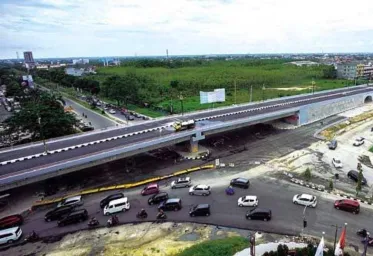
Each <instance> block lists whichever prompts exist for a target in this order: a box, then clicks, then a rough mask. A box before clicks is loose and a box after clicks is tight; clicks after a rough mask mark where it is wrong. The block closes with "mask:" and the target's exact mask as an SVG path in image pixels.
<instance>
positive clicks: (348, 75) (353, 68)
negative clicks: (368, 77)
mask: <svg viewBox="0 0 373 256" xmlns="http://www.w3.org/2000/svg"><path fill="white" fill-rule="evenodd" d="M336 68H337V77H338V78H344V79H351V80H353V79H355V78H356V77H357V65H356V63H341V64H337V66H336Z"/></svg>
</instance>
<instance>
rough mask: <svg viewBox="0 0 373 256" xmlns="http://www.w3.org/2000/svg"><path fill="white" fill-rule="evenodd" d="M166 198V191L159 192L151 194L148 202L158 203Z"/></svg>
mask: <svg viewBox="0 0 373 256" xmlns="http://www.w3.org/2000/svg"><path fill="white" fill-rule="evenodd" d="M167 199H168V194H167V193H166V192H160V193H158V194H155V195H152V196H151V197H149V199H148V204H150V205H152V204H159V203H161V202H163V201H166V200H167Z"/></svg>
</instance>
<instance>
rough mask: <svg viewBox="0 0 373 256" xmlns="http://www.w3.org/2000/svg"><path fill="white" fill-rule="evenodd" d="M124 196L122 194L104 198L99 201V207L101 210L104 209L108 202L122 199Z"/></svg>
mask: <svg viewBox="0 0 373 256" xmlns="http://www.w3.org/2000/svg"><path fill="white" fill-rule="evenodd" d="M123 197H124V194H123V193H116V194H111V195H108V196H107V197H105V198H104V199H102V200H101V202H100V207H101V209H102V208H104V207H105V206H106V205H107V204H108V203H109V202H110V201H113V200H116V199H119V198H123Z"/></svg>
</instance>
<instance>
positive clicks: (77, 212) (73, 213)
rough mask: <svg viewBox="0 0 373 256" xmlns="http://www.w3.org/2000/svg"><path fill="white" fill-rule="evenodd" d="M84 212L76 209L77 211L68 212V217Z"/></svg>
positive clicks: (84, 210)
mask: <svg viewBox="0 0 373 256" xmlns="http://www.w3.org/2000/svg"><path fill="white" fill-rule="evenodd" d="M86 211H87V210H86V209H78V210H75V211H72V212H70V215H75V214H79V213H83V212H86Z"/></svg>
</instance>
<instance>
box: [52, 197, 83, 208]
mask: <svg viewBox="0 0 373 256" xmlns="http://www.w3.org/2000/svg"><path fill="white" fill-rule="evenodd" d="M82 204H83V201H82V196H73V197H68V198H65V199H63V200H62V201H61V202H59V203H58V205H57V208H58V207H61V206H65V205H76V206H78V205H82Z"/></svg>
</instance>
